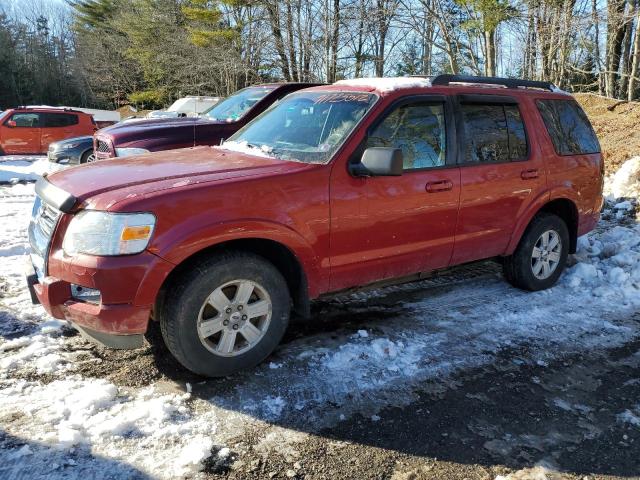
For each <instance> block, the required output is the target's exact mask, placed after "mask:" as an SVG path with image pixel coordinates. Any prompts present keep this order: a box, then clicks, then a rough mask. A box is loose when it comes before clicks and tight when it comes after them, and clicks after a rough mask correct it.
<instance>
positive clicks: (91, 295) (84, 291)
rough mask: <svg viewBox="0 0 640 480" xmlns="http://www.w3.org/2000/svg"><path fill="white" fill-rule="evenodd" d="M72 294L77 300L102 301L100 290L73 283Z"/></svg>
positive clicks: (97, 302) (96, 302)
mask: <svg viewBox="0 0 640 480" xmlns="http://www.w3.org/2000/svg"><path fill="white" fill-rule="evenodd" d="M71 296H72V297H73V298H75V299H76V300H80V301H82V302H88V303H95V304H99V303H100V290H96V289H94V288H87V287H83V286H81V285H75V284H73V283H72V284H71Z"/></svg>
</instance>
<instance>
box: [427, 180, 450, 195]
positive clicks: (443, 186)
mask: <svg viewBox="0 0 640 480" xmlns="http://www.w3.org/2000/svg"><path fill="white" fill-rule="evenodd" d="M452 189H453V182H452V181H451V180H440V181H438V182H429V183H427V185H426V186H425V190H426V191H427V192H428V193H438V192H448V191H450V190H452Z"/></svg>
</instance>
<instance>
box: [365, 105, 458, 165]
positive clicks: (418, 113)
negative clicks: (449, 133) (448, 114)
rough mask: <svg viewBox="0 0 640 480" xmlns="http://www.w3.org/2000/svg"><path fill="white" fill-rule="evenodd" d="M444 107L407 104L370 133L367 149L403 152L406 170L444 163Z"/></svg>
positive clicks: (388, 116)
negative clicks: (393, 149) (377, 148)
mask: <svg viewBox="0 0 640 480" xmlns="http://www.w3.org/2000/svg"><path fill="white" fill-rule="evenodd" d="M445 140H446V130H445V117H444V104H424V103H416V104H406V105H401V106H399V107H397V108H396V109H395V110H393V111H392V112H391V113H390V114H389V115H387V117H385V119H384V120H383V121H382V122H381V123H380V124H379V125H378V126H377V127H376V128H375V129H374V130H373V131H372V132H371V134H370V135H369V138H368V140H367V146H368V147H394V148H399V149H401V150H402V158H403V161H404V169H405V170H414V169H420V168H433V167H442V166H444V164H445Z"/></svg>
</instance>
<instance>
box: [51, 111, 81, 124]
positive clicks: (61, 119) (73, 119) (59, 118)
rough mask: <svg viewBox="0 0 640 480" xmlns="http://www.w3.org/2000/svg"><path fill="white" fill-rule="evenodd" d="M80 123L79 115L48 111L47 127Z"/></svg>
mask: <svg viewBox="0 0 640 480" xmlns="http://www.w3.org/2000/svg"><path fill="white" fill-rule="evenodd" d="M77 124H78V116H77V115H74V114H72V113H46V114H45V126H46V127H69V126H71V125H77Z"/></svg>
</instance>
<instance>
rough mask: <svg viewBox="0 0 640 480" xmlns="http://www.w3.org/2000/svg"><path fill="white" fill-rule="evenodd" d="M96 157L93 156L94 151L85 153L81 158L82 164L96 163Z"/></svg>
mask: <svg viewBox="0 0 640 480" xmlns="http://www.w3.org/2000/svg"><path fill="white" fill-rule="evenodd" d="M95 159H96V157H95V155H94V154H93V150H88V151H86V152H84V153H83V154H82V156H81V157H80V164H83V163H91V162H93V161H95Z"/></svg>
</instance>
